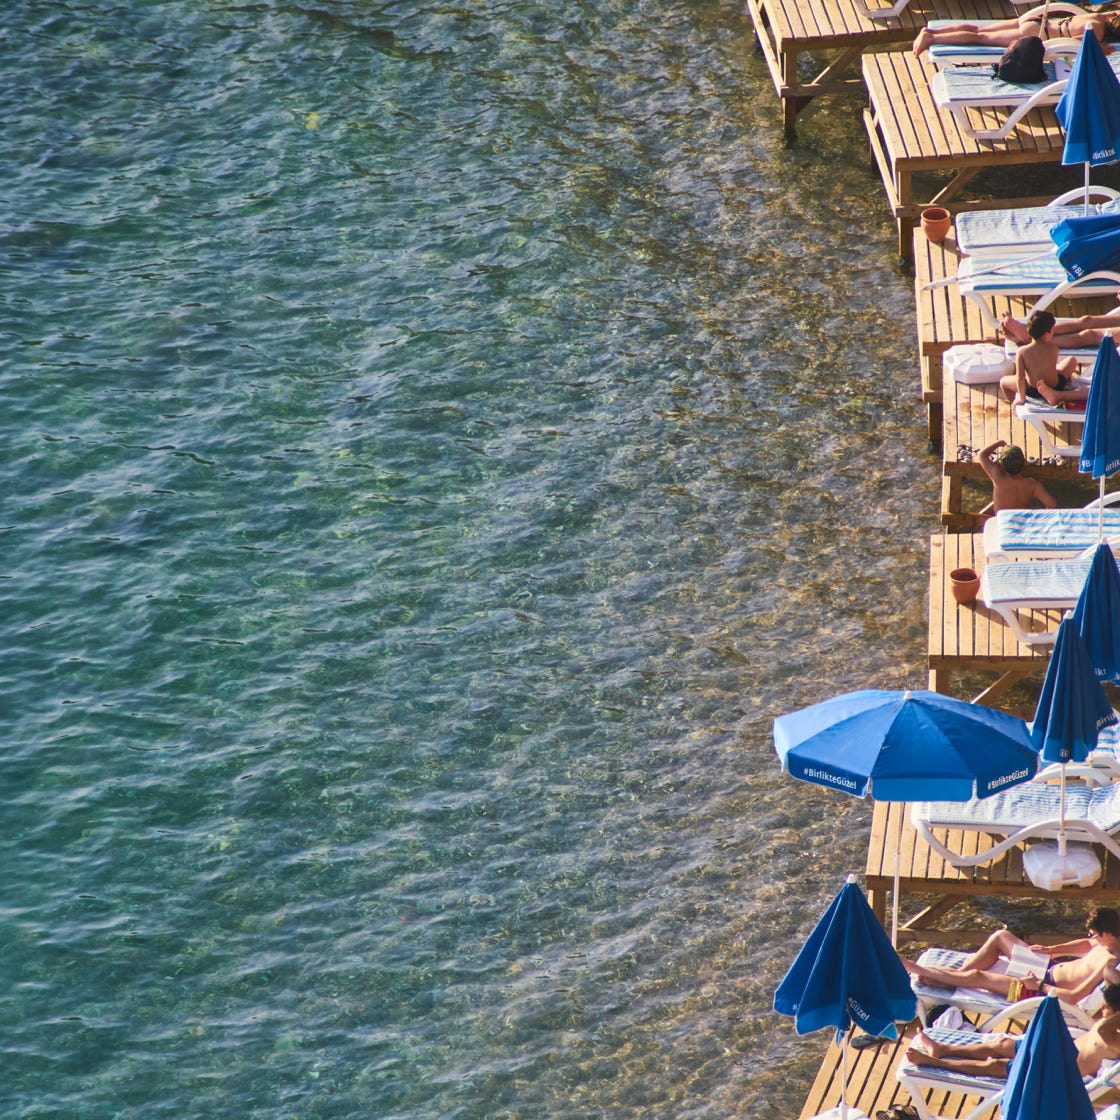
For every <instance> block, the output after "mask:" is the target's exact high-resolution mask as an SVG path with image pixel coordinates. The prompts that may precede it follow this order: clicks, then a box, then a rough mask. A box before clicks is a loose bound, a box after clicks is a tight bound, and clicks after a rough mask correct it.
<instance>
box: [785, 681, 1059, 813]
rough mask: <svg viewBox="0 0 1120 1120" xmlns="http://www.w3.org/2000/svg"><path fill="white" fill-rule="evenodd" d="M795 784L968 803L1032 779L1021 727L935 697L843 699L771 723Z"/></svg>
mask: <svg viewBox="0 0 1120 1120" xmlns="http://www.w3.org/2000/svg"><path fill="white" fill-rule="evenodd" d="M774 746H775V748H776V749H777V752H778V755H779V756H780V758H781V760H782V766H783V769H786V770H788V771H789V773H790V774H792V775H793V776H794V777H795V778H801V779H802V780H804V781H808V782H815V783H816V784H817V785H823V786H829V787H831V788H833V789H840V790H843V791H844V792H845V793H851V794H854V795H855V796H857V797H863V796H865V795H866V794H867V792H868V790H870V792H871V796H872V797H874V798H875V799H876V800H877V801H916V800H921V801H968V800H969V799H970V798H971V797H973V796H977V797H988V796H990V795H991V794H993V793H998V792H1000V791H1001V790H1004V789H1007V788H1008V787H1009V786H1012V785H1015V784H1016V783H1018V782H1023V781H1026V780H1027V779H1028V778H1030V777H1032V776H1033V775H1034V773H1035V770H1036V769H1037V767H1038V759H1037V757H1036V755H1035V752H1034V750H1033V748H1032V746H1031V741H1030V735H1029V733H1028V730H1027V725H1026V724H1025V723H1024V722H1023V720H1021V719H1018V718H1017V717H1015V716H1012V715H1008V714H1007V713H1006V712H998V711H995V710H993V709H992V708H985V707H983V706H982V705H979V704H970V703H968V702H967V701H964V700H956V699H954V698H953V697H951V696H943V695H942V694H941V693H939V692H924V691H916V692H893V691H883V690H877V689H867V690H864V691H861V692H848V693H845V694H843V695H841V696H836V697H834V698H833V699H831V700H825V701H824V702H823V703H820V704H813V705H812V706H811V707H808V708H802V709H801V710H800V711H796V712H791V713H790V714H788V715H784V716H779V717H778V718H777V719H776V720H775V721H774Z"/></svg>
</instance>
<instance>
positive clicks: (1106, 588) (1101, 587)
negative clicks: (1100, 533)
mask: <svg viewBox="0 0 1120 1120" xmlns="http://www.w3.org/2000/svg"><path fill="white" fill-rule="evenodd" d="M1073 623H1074V625H1075V626H1076V627H1077V632H1078V633H1079V634H1080V635H1081V640H1082V641H1083V642H1084V643H1085V652H1086V653H1087V654H1088V655H1089V661H1090V663H1091V664H1092V666H1093V672H1094V673H1096V675H1097V680H1099V681H1114V682H1115V681H1120V572H1118V571H1117V570H1116V557H1115V556H1113V554H1112V549H1111V548H1110V547H1109V545H1108V543H1107V541H1106V542H1102V543H1101V544H1099V545H1097V548H1096V551H1095V552H1094V553H1093V562H1092V564H1091V565H1090V566H1089V575H1088V576H1087V577H1086V579H1085V586H1084V587H1083V588H1082V589H1081V595H1080V597H1079V598H1078V600H1077V606H1076V607H1075V608H1074V612H1073Z"/></svg>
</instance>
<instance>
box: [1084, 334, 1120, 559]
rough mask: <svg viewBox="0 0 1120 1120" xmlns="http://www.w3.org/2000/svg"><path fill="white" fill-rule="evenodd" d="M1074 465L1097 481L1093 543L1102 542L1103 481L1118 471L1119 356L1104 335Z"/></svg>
mask: <svg viewBox="0 0 1120 1120" xmlns="http://www.w3.org/2000/svg"><path fill="white" fill-rule="evenodd" d="M1077 465H1078V467H1079V468H1080V470H1081V472H1082V473H1083V474H1089V475H1092V476H1093V478H1099V479H1100V483H1101V485H1100V513H1099V517H1098V519H1097V539H1098V540H1103V538H1104V485H1105V479H1106V478H1109V477H1111V476H1112V475H1114V474H1115V473H1116V472H1117V471H1118V470H1120V354H1118V353H1117V352H1116V344H1115V343H1114V342H1113V341H1112V339H1111V338H1110V337H1109V336H1108V335H1105V337H1104V338H1102V339H1101V343H1100V346H1098V347H1097V358H1096V361H1095V362H1094V363H1093V379H1092V381H1091V382H1090V384H1089V399H1088V400H1087V401H1086V402H1085V430H1084V432H1083V434H1082V437H1081V456H1080V459H1079V460H1078V464H1077Z"/></svg>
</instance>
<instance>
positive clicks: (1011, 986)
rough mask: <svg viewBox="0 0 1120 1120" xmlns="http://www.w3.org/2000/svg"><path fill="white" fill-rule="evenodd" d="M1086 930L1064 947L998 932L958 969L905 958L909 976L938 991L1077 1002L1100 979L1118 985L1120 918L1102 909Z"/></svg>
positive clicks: (1013, 1000) (1092, 918)
mask: <svg viewBox="0 0 1120 1120" xmlns="http://www.w3.org/2000/svg"><path fill="white" fill-rule="evenodd" d="M1086 930H1087V933H1088V936H1086V937H1078V938H1075V939H1074V940H1073V941H1064V942H1062V943H1061V944H1060V945H1028V944H1027V943H1026V942H1025V941H1024V940H1023V939H1022V938H1021V937H1016V936H1015V934H1013V933H1012V932H1011V930H1009V929H1000V930H996V932H995V933H993V934H992V935H991V936H990V937H989V938H988V939H987V940H986V941H985V942H984V944H983V945H981V946H980V948H979V949H977V951H976V952H975V953H973V954H972V956H970V957H969V958H968V959H967V960H965V962H964V963H963V964H962V965H961V966H960V967H959V968H939V967H931V966H928V965H919V964H918V963H917V962H915V961H908V960H906V959H905V958H901V959H902V963H903V965H904V966H905V968H906V971H907V972H909V973H911V974H912V975H914V976H917V977H918V978H919V979H920V980H923V981H924V982H925V983H927V984H933V985H934V986H936V987H939V988H978V989H980V990H981V991H985V992H994V993H995V994H996V995H999V996H1003V997H1004V998H1005V999H1008V1000H1010V1001H1011V1002H1013V1003H1014V1002H1016V1001H1018V1000H1020V999H1030V998H1031V997H1033V996H1037V995H1051V994H1053V995H1056V996H1057V997H1058V998H1059V999H1062V1000H1065V1001H1066V1002H1067V1003H1077V1002H1079V1001H1080V1000H1082V999H1084V998H1085V997H1086V996H1087V995H1088V994H1089V993H1090V992H1091V991H1092V990H1093V989H1094V988H1095V987H1096V986H1097V985H1098V984H1099V983H1100V982H1101V981H1102V980H1108V981H1109V982H1110V983H1120V971H1118V968H1120V914H1117V912H1116V911H1115V910H1112V909H1110V908H1109V907H1101V908H1100V909H1099V910H1095V911H1093V913H1092V914H1090V915H1089V920H1088V922H1087V923H1086Z"/></svg>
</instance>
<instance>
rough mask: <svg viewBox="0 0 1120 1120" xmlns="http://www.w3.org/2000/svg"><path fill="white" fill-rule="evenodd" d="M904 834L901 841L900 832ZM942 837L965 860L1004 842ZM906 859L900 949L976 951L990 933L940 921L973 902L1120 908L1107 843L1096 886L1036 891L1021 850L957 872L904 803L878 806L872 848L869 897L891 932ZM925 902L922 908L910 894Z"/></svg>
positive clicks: (1035, 933) (952, 834)
mask: <svg viewBox="0 0 1120 1120" xmlns="http://www.w3.org/2000/svg"><path fill="white" fill-rule="evenodd" d="M900 828H901V830H902V831H901V835H900V834H899V829H900ZM938 838H939V839H942V840H944V842H945V843H946V845H947V846H948V847H949V848H951V849H952V850H954V851H959V852H961V853H962V855H973V854H978V853H980V852H983V851H987V850H988V849H989V848H991V847H993V846H994V844H995V842H996V840H995V839H993V838H991V837H988V836H985V835H982V834H980V833H974V832H957V831H950V830H947V829H946V830H940V831H939V833H938ZM899 845H901V855H900V856H899V864H898V868H899V888H898V893H899V900H900V916H899V923H898V943H899V947H900V948H901V947H902V946H903V945H905V944H908V943H910V942H920V943H922V944H929V945H940V946H944V947H946V948H953V947H956V948H972V947H974V946H976V945H978V944H979V942H980V941H981V940H982V939H983V933H980V932H977V931H967V930H959V929H958V930H953V929H940V928H937V922H938V921H939V919H941V918H943V917H944V916H945V915H946V914H947V913H948V912H949V911H950V910H952V908H953V907H954V906H956V905H958V904H959V903H961V902H965V901H967V900H968V899H969V898H992V897H1001V898H1043V899H1058V898H1060V899H1061V900H1062V901H1063V902H1066V901H1072V902H1073V903H1074V904H1075V905H1078V906H1080V905H1082V904H1083V905H1084V909H1085V911H1086V912H1088V911H1089V910H1091V909H1092V908H1093V907H1094V906H1100V905H1102V904H1105V905H1109V906H1111V905H1115V902H1116V898H1117V896H1118V895H1120V860H1118V859H1117V858H1116V857H1115V856H1114V855H1113V854H1112V853H1111V852H1109V851H1108V850H1107V849H1106V848H1103V847H1101V846H1100V845H1095V846H1094V850H1095V851H1096V853H1097V855H1098V856H1099V857H1100V860H1101V866H1102V868H1103V870H1102V873H1101V877H1100V878H1099V879H1098V880H1097V881H1096V882H1095V883H1094V884H1092V886H1088V887H1065V888H1063V889H1062V890H1060V891H1046V890H1043V889H1042V888H1041V887H1036V886H1035V885H1034V884H1033V883H1032V882H1031V881H1030V879H1028V878H1027V877H1026V874H1025V873H1024V871H1023V855H1022V849H1021V848H1012V849H1011V851H1009V852H1005V853H1004V854H1003V855H1002V856H1000V857H999V858H998V859H996V860H995V861H994V862H992V863H991V864H986V865H983V866H980V867H954V866H953V865H952V864H951V863H949V862H948V861H947V860H945V859H943V858H942V857H941V856H939V855H938V854H937V853H936V852H934V851H933V849H932V848H930V846H929V845H928V844H927V843H926V842H925V841H924V840H923V839H922V838H921V837H920V836H919V835H918V833H917V831H916V830H915V828H914V826H913V825H912V824H911V823H910V806H909V805H908V804H905V803H902V802H878V803H876V805H875V810H874V814H873V816H872V821H871V842H870V844H869V845H868V848H867V868H866V872H865V874H866V884H867V897H868V901H869V902H870V903H871V908H872V910H874V911H875V913H876V915H877V916H878V918H879V920H880V921H881V922H882V923H883V926H884V928H887V929H889V928H890V909H889V906H890V902H889V900H890V897H891V895H892V893H893V891H894V865H895V852H896V850H897V849H898V847H899ZM914 895H918V896H920V897H921V902H920V904H919V908H917V909H914V908H913V906H912V904H910V902H909V900H908V896H911V897H912V896H914ZM1029 932H1030V934H1031V936H1032V937H1035V938H1037V939H1039V940H1046V938H1045V936H1044V933H1043V931H1039V930H1032V931H1029Z"/></svg>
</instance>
